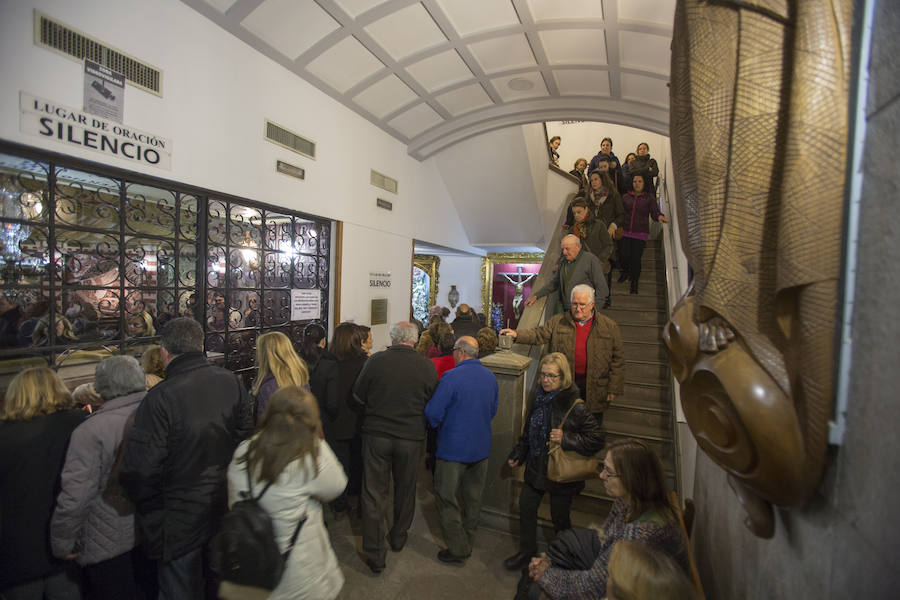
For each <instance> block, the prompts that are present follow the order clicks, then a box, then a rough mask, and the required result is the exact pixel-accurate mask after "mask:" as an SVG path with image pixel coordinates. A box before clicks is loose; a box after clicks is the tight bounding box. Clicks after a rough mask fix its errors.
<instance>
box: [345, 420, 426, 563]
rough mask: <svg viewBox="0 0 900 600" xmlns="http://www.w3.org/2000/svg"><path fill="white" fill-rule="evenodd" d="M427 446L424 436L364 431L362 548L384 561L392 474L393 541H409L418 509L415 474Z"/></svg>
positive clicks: (392, 542) (369, 554)
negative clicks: (414, 437)
mask: <svg viewBox="0 0 900 600" xmlns="http://www.w3.org/2000/svg"><path fill="white" fill-rule="evenodd" d="M424 450H425V440H401V439H397V438H388V437H378V436H375V435H363V437H362V459H363V482H362V494H361V496H360V508H361V509H362V542H363V552H365V553H366V554H367V555H368V557H369V558H370V559H371V560H373V561H375V562H377V563H381V564H383V563H384V557H385V554H386V553H387V551H386V550H385V547H384V529H385V528H384V520H385V512H386V510H385V509H386V505H387V502H388V494H389V492H390V489H389V486H390V481H391V475H393V478H394V522H393V524H392V526H391V530H390V536H391V544H392V545H394V546H402V545H403V544H405V543H406V536H407V532H408V531H409V527H410V525H412V520H413V516H414V514H415V511H416V476H417V470H418V468H419V463H421V461H422V455H423V453H424Z"/></svg>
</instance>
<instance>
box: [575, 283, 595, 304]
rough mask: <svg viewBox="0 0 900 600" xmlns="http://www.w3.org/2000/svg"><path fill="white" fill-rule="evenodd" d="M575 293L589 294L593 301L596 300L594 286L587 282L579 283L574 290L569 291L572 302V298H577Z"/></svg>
mask: <svg viewBox="0 0 900 600" xmlns="http://www.w3.org/2000/svg"><path fill="white" fill-rule="evenodd" d="M575 294H589V295H590V297H591V302H593V301H594V288H592V287H591V286H589V285H588V284H586V283H579V284H578V285H576V286H575V287H573V288H572V291H571V292H569V302H572V300H573V299H574V298H575Z"/></svg>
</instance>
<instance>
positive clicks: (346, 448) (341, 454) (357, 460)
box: [330, 437, 362, 511]
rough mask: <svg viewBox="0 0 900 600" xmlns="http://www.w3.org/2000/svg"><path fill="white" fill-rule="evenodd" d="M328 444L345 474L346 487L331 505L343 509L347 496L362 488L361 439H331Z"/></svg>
mask: <svg viewBox="0 0 900 600" xmlns="http://www.w3.org/2000/svg"><path fill="white" fill-rule="evenodd" d="M330 445H331V448H332V450H334V454H335V456H337V459H338V461H339V462H340V463H341V466H342V467H344V473H346V474H347V487H346V488H344V491H343V492H342V493H341V495H340V496H338V497H337V498H335V499H334V501H333V502H332V503H331V506H332V508H334V509H335V510H337V511H344V510H347V508H348V507H349V503H348V500H347V496H358V495H359V493H360V490H361V489H362V439H361V438H359V437H355V438H351V439H349V440H333V441H332V442H331V444H330Z"/></svg>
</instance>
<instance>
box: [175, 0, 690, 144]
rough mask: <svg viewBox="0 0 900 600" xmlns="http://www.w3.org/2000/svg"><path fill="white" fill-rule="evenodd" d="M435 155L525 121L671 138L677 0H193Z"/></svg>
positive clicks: (308, 77)
mask: <svg viewBox="0 0 900 600" xmlns="http://www.w3.org/2000/svg"><path fill="white" fill-rule="evenodd" d="M182 1H183V2H184V3H185V4H187V5H189V6H191V7H193V8H194V9H195V10H197V11H198V12H200V13H202V14H203V15H205V16H207V17H208V18H209V19H211V20H213V21H214V22H216V23H218V24H219V25H220V26H221V27H223V28H224V29H226V30H228V31H229V32H231V33H232V34H234V35H235V36H237V37H239V38H240V39H242V40H243V41H245V42H247V43H248V44H250V45H251V46H253V47H254V48H256V49H258V50H259V51H260V52H262V53H263V54H265V55H267V56H269V57H270V58H272V59H273V60H275V61H277V62H279V63H280V64H282V65H283V66H285V67H286V68H287V69H289V70H290V71H292V72H294V73H296V74H297V75H299V76H300V77H302V78H303V79H305V80H307V81H309V82H310V83H311V84H313V85H314V86H316V87H317V88H319V89H320V90H322V91H323V92H325V93H326V94H328V95H329V96H331V97H332V98H334V99H335V100H336V101H338V102H340V103H341V104H343V105H345V106H347V107H348V108H350V109H351V110H353V111H355V112H357V113H359V114H360V115H362V116H363V117H365V118H366V119H368V120H370V121H371V122H372V123H374V124H376V125H377V126H378V127H380V128H382V129H383V130H385V131H386V132H388V133H390V134H391V135H393V136H394V137H396V138H398V139H400V140H402V141H403V142H404V143H406V144H407V145H408V147H409V152H410V154H411V155H412V156H415V157H416V158H419V159H424V158H427V157H428V156H431V155H432V154H434V153H436V152H438V151H440V150H441V149H443V148H446V147H447V146H449V145H451V144H454V143H456V142H459V141H461V140H464V139H467V138H469V137H472V136H475V135H478V134H480V133H484V132H486V131H490V130H493V129H497V128H500V127H508V126H511V125H518V124H522V123H533V122H538V121H549V120H587V121H604V122H609V123H618V124H622V125H630V126H634V127H639V128H641V129H647V130H650V131H654V132H656V133H661V134H663V135H668V125H669V109H668V105H669V93H668V87H667V85H668V81H669V56H670V51H669V49H670V42H671V39H672V20H673V15H674V6H675V0H182Z"/></svg>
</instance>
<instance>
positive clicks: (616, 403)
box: [610, 393, 672, 413]
mask: <svg viewBox="0 0 900 600" xmlns="http://www.w3.org/2000/svg"><path fill="white" fill-rule="evenodd" d="M610 408H621V409H623V410H636V411H644V412H658V413H671V412H672V409H671V408H670V407H669V406H667V405H665V404H663V403H660V402H653V403H648V402H647V401H644V402H640V401H635V400H634V399H633V398H632V397H631V396H629V395H628V394H627V393H625V394H623V395H622V396H617V397H616V399H615V400H613V401H612V405H611V407H610Z"/></svg>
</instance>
